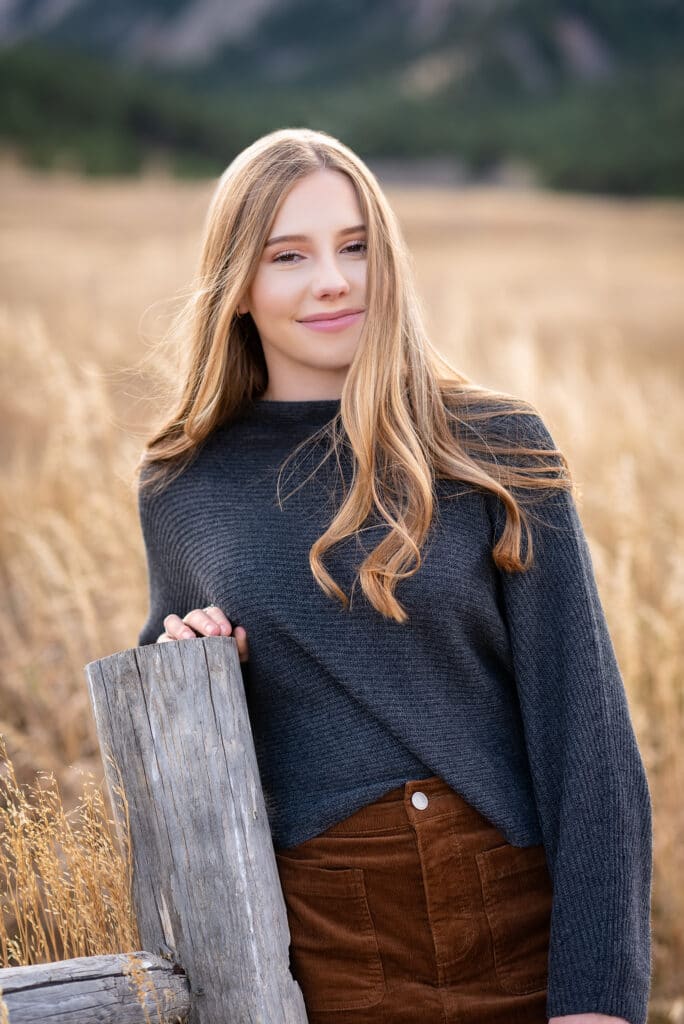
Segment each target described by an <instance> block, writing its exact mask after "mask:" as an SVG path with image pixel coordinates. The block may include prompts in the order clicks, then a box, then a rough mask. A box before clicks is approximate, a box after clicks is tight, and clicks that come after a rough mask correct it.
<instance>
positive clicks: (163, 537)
mask: <svg viewBox="0 0 684 1024" xmlns="http://www.w3.org/2000/svg"><path fill="white" fill-rule="evenodd" d="M163 500H164V497H163V495H161V496H154V495H150V494H149V493H146V492H143V491H142V490H141V489H140V488H139V489H138V513H139V516H140V526H141V529H142V535H143V540H144V542H145V554H146V558H147V576H148V587H149V612H148V616H147V620H146V622H145V624H144V625H143V627H142V629H141V630H140V633H139V635H138V643H137V646H138V647H143V646H145V645H146V644H153V643H166V642H168V641H169V640H186V639H187V640H190V639H194V638H196V637H197V636H231V635H233V636H234V639H235V640H236V642H237V646H238V654H239V656H240V661H241V662H245V661H247V660H248V658H249V648H248V644H247V633H246V631H245V629H244V627H242V626H237V627H236V628H235V631H234V632H233V627H232V623H231V622H230V621H229V619H228V618H227V617H226V615H225V613H224V612H223V610H222V609H221V608H218V607H217V606H216V605H209V606H207V607H201V605H204V604H205V601H206V596H205V595H204V594H202V593H200V591H199V588H198V586H197V584H196V583H195V581H194V579H193V578H192V577H191V574H189V573H187V572H186V571H185V569H184V566H183V564H182V561H181V560H180V559H179V558H178V557H177V550H176V548H177V545H174V544H173V543H172V542H171V541H170V540H169V538H168V536H167V534H166V532H165V530H164V529H163V521H164V517H163V515H162V514H161V512H162V508H163V506H162V504H161V502H163ZM188 609H190V611H188Z"/></svg>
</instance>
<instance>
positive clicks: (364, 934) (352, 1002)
mask: <svg viewBox="0 0 684 1024" xmlns="http://www.w3.org/2000/svg"><path fill="white" fill-rule="evenodd" d="M276 863H277V865H278V872H279V874H280V882H281V887H282V890H283V897H284V899H285V905H286V908H287V918H288V925H289V928H290V963H291V966H292V974H293V977H294V978H295V980H296V981H297V982H298V983H299V985H300V987H301V990H302V995H303V996H304V1002H305V1003H306V1006H307V1009H309V1010H312V1011H319V1012H320V1011H324V1010H361V1009H364V1008H365V1007H367V1006H375V1005H376V1003H379V1002H380V1001H381V1000H382V999H383V997H384V995H385V974H384V970H383V966H382V960H381V958H380V950H379V948H378V940H377V936H376V933H375V927H374V925H373V920H372V918H371V914H370V909H369V906H368V898H367V895H366V884H365V878H364V873H363V868H328V867H320V866H318V865H316V864H311V863H310V862H308V861H304V860H299V859H296V858H291V857H287V856H286V855H284V854H281V853H276Z"/></svg>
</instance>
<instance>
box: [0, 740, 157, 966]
mask: <svg viewBox="0 0 684 1024" xmlns="http://www.w3.org/2000/svg"><path fill="white" fill-rule="evenodd" d="M120 797H121V798H122V799H124V800H125V798H124V797H123V794H120ZM113 825H114V822H113V821H112V820H111V819H110V818H109V817H108V816H107V806H106V801H105V799H104V797H103V794H102V791H101V788H100V787H99V786H97V785H96V784H95V782H94V779H93V778H92V776H90V775H89V776H88V777H87V778H86V779H85V780H84V783H83V788H82V792H81V794H80V797H79V799H78V802H77V805H76V807H75V808H74V809H73V810H71V811H66V810H65V809H64V806H63V804H62V799H61V794H60V791H59V785H58V783H57V780H56V779H55V777H54V776H53V775H51V774H50V775H48V774H45V773H41V774H40V775H39V777H38V778H37V780H36V782H35V783H33V784H32V785H29V786H22V785H20V784H19V783H18V782H17V779H16V775H15V772H14V767H13V765H12V762H11V760H10V758H9V757H8V756H7V750H6V746H5V742H4V739H3V738H2V737H0V893H1V898H2V913H1V914H0V956H1V957H2V965H3V966H4V967H12V966H23V965H26V964H36V963H48V962H51V961H54V960H65V959H70V958H71V957H79V956H94V955H96V954H103V953H119V952H128V951H131V950H136V949H139V948H140V941H139V937H138V932H137V927H136V923H135V918H134V914H133V910H132V906H131V878H130V856H129V854H130V843H129V842H128V841H127V840H126V841H125V843H124V848H123V850H121V849H120V848H119V846H118V843H117V839H116V837H115V833H114V831H113V830H112V826H113ZM124 835H125V832H124Z"/></svg>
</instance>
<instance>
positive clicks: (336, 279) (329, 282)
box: [312, 258, 350, 297]
mask: <svg viewBox="0 0 684 1024" xmlns="http://www.w3.org/2000/svg"><path fill="white" fill-rule="evenodd" d="M349 287H350V286H349V281H348V280H347V278H346V277H345V275H344V274H343V273H342V271H341V269H340V267H339V266H338V265H337V263H336V261H335V259H334V258H332V259H326V260H322V261H321V263H320V264H319V265H318V267H317V270H316V273H315V274H314V281H313V285H312V291H313V294H314V295H316V296H321V297H323V296H326V295H346V293H347V292H348V291H349Z"/></svg>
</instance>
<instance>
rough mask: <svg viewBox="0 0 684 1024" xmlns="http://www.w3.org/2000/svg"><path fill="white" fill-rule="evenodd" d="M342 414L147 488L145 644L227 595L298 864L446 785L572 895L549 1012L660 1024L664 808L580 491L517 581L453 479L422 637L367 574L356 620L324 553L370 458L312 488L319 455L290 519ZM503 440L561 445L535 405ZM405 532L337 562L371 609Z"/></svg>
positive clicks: (208, 449) (423, 586) (418, 611)
mask: <svg viewBox="0 0 684 1024" xmlns="http://www.w3.org/2000/svg"><path fill="white" fill-rule="evenodd" d="M339 408H340V400H339V399H320V400H319V399H317V400H308V401H264V400H261V401H257V402H254V403H252V404H251V405H250V406H249V408H248V410H247V412H246V413H245V414H244V415H243V416H242V417H240V418H239V419H238V420H234V421H233V422H232V423H230V424H226V425H223V426H220V427H218V428H217V429H216V430H214V431H213V432H212V434H211V435H210V436H209V438H208V439H207V440H206V441H205V443H204V445H203V446H202V448H201V449H200V452H199V454H198V455H197V457H196V458H195V460H194V461H193V462H192V463H191V464H190V465H189V467H187V468H186V469H185V470H184V472H183V473H182V474H181V475H180V476H179V477H178V478H177V479H176V480H175V481H173V482H172V483H171V485H170V486H168V487H167V489H166V490H165V491H164V492H163V493H162V494H161V495H159V496H157V497H154V496H150V495H149V494H144V493H143V492H140V498H139V509H140V518H141V524H142V530H143V536H144V541H145V546H146V552H147V560H148V571H149V589H150V595H149V597H150V610H149V616H148V619H147V621H146V623H145V624H144V626H143V628H142V631H141V632H140V635H139V638H138V643H139V644H140V645H142V644H150V643H153V642H154V641H155V640H156V638H157V636H158V635H159V634H160V633H161V632H162V631H163V628H164V627H163V619H164V617H165V616H166V615H168V614H169V613H170V612H176V613H177V614H178V615H180V616H181V617H182V616H184V615H186V614H187V612H189V611H190V610H191V609H193V608H204V607H206V606H207V605H210V604H213V605H218V606H219V607H220V608H222V609H223V611H224V612H225V614H226V615H227V616H228V618H229V619H230V621H231V622H232V623H233V625H234V626H235V625H242V626H244V628H245V629H246V631H247V636H248V640H249V662H246V663H243V665H242V668H243V679H244V683H245V693H246V697H247V704H248V710H249V715H250V722H251V727H252V732H253V736H254V742H255V747H256V754H257V761H258V765H259V772H260V777H261V783H262V787H263V791H264V797H265V800H266V807H267V813H268V817H269V824H270V828H271V833H272V837H273V842H274V845H275V847H276V849H279V848H283V847H288V846H293V845H296V844H297V843H300V842H302V841H303V840H306V839H309V838H311V837H313V836H315V835H317V834H319V833H320V832H322V831H323V830H325V829H326V828H328V827H329V826H330V825H333V824H334V823H336V822H338V821H340V820H341V819H342V818H346V817H347V816H349V815H350V814H353V813H354V811H356V810H358V809H359V808H360V807H362V806H363V805H365V804H368V803H370V802H372V801H374V800H376V799H378V798H379V797H380V796H382V795H383V794H384V793H386V792H387V791H388V790H390V789H393V788H394V787H396V786H399V785H401V784H402V783H404V782H405V781H406V780H408V779H420V778H427V777H428V776H431V775H438V776H440V777H441V778H442V779H443V780H444V781H445V782H446V783H447V784H448V785H449V786H451V787H452V788H453V789H454V790H455V791H456V792H458V793H459V794H460V795H461V796H462V797H464V798H465V799H466V800H467V801H469V802H470V803H471V804H472V805H473V806H474V807H475V808H476V809H477V810H478V811H480V813H481V814H483V815H484V816H485V817H486V818H487V819H488V820H489V821H490V822H491V823H492V824H494V825H495V826H496V827H497V828H498V829H500V831H501V832H502V834H503V835H504V836H505V838H506V841H508V842H509V843H512V844H513V845H516V846H530V845H534V844H538V843H543V844H544V848H545V852H546V858H547V863H548V867H549V872H550V875H551V879H552V884H553V903H552V914H551V934H550V948H549V974H548V998H547V1014H548V1016H549V1017H552V1016H560V1015H564V1014H572V1013H589V1012H594V1013H604V1014H609V1015H615V1016H618V1017H624V1018H625V1019H626V1020H628V1021H629V1022H630V1024H645V1022H646V1017H647V1002H648V995H649V984H650V969H651V962H650V958H651V953H650V949H651V935H650V893H651V871H652V831H651V801H650V794H649V789H648V784H647V778H646V773H645V769H644V765H643V762H642V759H641V756H640V752H639V749H638V746H637V742H636V737H635V733H634V730H633V726H632V722H631V719H630V713H629V708H628V703H627V699H626V694H625V689H624V685H623V681H622V678H621V674H620V670H619V668H618V664H617V661H616V656H615V652H614V648H613V644H612V641H611V638H610V636H609V632H608V627H607V623H606V618H605V615H604V611H603V608H602V605H601V601H600V598H599V594H598V591H597V586H596V582H595V577H594V571H593V566H592V561H591V557H590V553H589V549H588V544H587V541H586V538H585V535H584V532H583V528H582V525H581V521H580V518H579V514H578V511H577V508H576V505H575V502H574V499H573V497H572V496H571V494H570V493H569V492H567V491H560V490H556V491H553V492H550V495H551V496H550V497H548V498H546V499H545V500H544V501H543V502H542V504H540V505H537V506H535V508H534V510H533V511H532V513H531V514H530V526H531V529H532V536H533V544H534V557H535V562H534V565H533V567H532V568H531V569H529V570H528V571H526V572H524V573H509V572H506V571H501V570H499V569H498V568H497V566H496V565H495V563H494V561H493V559H492V556H491V550H492V547H493V545H494V543H495V541H496V539H497V538H498V537H499V536H500V532H501V530H502V529H503V524H504V520H505V512H504V508H503V505H502V504H501V502H500V501H499V500H498V499H496V498H495V496H493V495H491V494H489V493H486V492H484V491H482V490H481V489H478V488H473V487H470V486H466V485H464V484H463V483H461V482H458V481H447V480H441V479H437V480H436V482H435V486H436V492H437V506H436V507H437V513H438V514H437V515H436V516H435V521H434V525H433V527H432V528H431V532H430V536H429V542H428V544H427V545H426V547H425V549H424V550H423V564H422V566H421V568H420V569H419V571H418V572H417V573H416V574H415V575H413V576H412V577H410V578H407V579H404V580H401V581H400V583H399V585H398V587H397V589H396V591H395V595H396V597H397V599H398V600H399V601H400V603H401V604H402V605H403V607H404V608H405V610H406V611H407V613H408V615H409V620H408V622H407V623H405V624H399V623H397V622H395V621H393V620H389V619H386V618H385V617H384V616H382V615H381V614H380V613H379V612H377V611H376V610H375V609H374V608H373V606H372V605H371V604H370V603H369V602H368V601H367V599H366V598H365V595H364V594H363V591H362V590H361V587H360V585H359V584H358V583H357V585H356V587H355V588H354V592H353V595H352V602H351V608H350V609H347V610H345V609H344V608H343V607H342V605H341V604H340V603H339V601H337V600H336V599H333V598H329V597H327V596H326V595H325V593H324V592H323V590H322V589H321V588H320V586H319V585H318V583H317V582H316V580H315V579H314V577H313V574H312V573H311V570H310V567H309V562H308V552H309V549H310V547H311V545H312V543H313V542H314V540H315V539H316V538H317V537H318V536H320V534H321V533H322V532H323V530H324V529H325V526H326V525H327V523H328V522H329V521H330V519H331V518H332V515H333V513H334V509H335V507H337V506H336V502H337V501H338V500H339V498H340V495H341V493H342V492H341V491H340V490H339V489H338V481H339V472H340V468H341V471H342V473H343V475H344V477H345V479H346V482H347V484H349V483H350V480H351V477H350V476H349V475H348V474H349V472H350V469H349V465H347V463H346V462H345V458H349V459H350V458H351V456H346V455H345V456H344V457H343V460H342V464H341V467H339V466H338V465H337V462H336V460H335V459H329V460H328V461H327V462H326V463H325V464H324V465H323V467H322V468H319V469H318V471H317V472H316V473H313V475H312V471H313V470H314V469H315V467H316V466H317V465H318V464H319V462H320V459H321V456H322V454H324V451H325V447H321V445H322V444H324V442H323V441H322V440H321V439H317V440H315V441H314V442H313V443H312V444H311V445H310V446H309V447H308V450H307V454H306V456H301V455H300V456H298V457H297V460H296V461H295V462H291V463H290V464H289V467H288V469H287V470H286V471H285V472H284V473H283V477H282V480H281V504H279V502H278V498H277V495H276V479H277V475H278V469H279V467H280V465H281V463H282V462H283V460H284V459H285V457H286V456H287V455H288V454H289V453H290V452H291V451H292V449H293V448H294V447H296V446H297V444H298V443H299V442H300V441H302V440H303V439H304V438H307V437H310V436H311V435H312V434H314V433H316V432H317V431H318V430H319V428H320V427H322V426H323V425H325V424H326V423H328V422H329V421H330V420H331V418H332V417H333V416H334V415H335V414H336V413H337V412H338V410H339ZM497 423H498V426H497ZM478 429H479V431H480V432H482V430H483V429H484V428H483V427H482V425H480V426H479V427H478ZM491 429H492V430H493V431H494V430H495V429H497V430H499V431H500V433H499V435H498V436H499V437H501V436H505V437H506V438H507V439H508V440H509V441H513V442H515V441H516V440H517V441H519V442H521V443H524V444H526V445H531V446H537V447H543V448H552V447H555V442H554V440H553V438H552V437H551V435H550V433H549V431H548V428H547V427H546V425H545V424H544V423H543V421H542V420H541V419H540V418H539V417H538V416H537V415H536V414H533V413H528V414H525V415H523V416H513V415H511V414H506V413H504V414H502V415H501V416H500V417H497V421H495V422H494V423H493V424H492V426H491ZM492 436H494V434H492ZM326 443H327V442H326ZM514 461H516V462H517V463H518V464H519V463H520V462H522V461H523V460H522V459H520V458H518V459H516V460H514ZM336 474H337V476H336ZM297 485H301V486H297ZM295 487H297V489H296V490H295ZM290 492H293V493H290ZM288 495H289V496H288ZM616 514H618V513H616ZM388 529H389V527H388V526H387V524H385V523H384V522H383V521H382V520H380V519H372V518H371V519H370V520H369V525H368V528H367V529H364V531H363V532H362V533H361V534H360V535H357V536H356V537H354V538H350V539H349V540H348V541H345V542H343V543H342V544H339V545H336V546H335V547H333V548H332V549H330V551H329V552H328V553H327V554H326V556H325V558H324V564H325V566H326V568H327V569H328V571H329V572H330V574H331V575H332V577H333V579H334V580H336V582H337V583H338V585H339V586H340V587H341V588H342V589H343V590H344V591H345V592H346V593H347V595H349V594H350V593H351V587H352V582H353V580H354V576H355V573H356V569H357V568H358V565H359V564H360V562H361V560H362V557H363V554H364V548H365V550H366V551H368V550H370V549H371V547H372V546H375V544H377V542H378V541H379V540H380V538H381V537H382V536H384V534H385V532H386V531H387V530H388ZM524 550H525V549H524V548H523V553H524ZM188 642H190V643H191V642H192V641H188Z"/></svg>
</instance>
